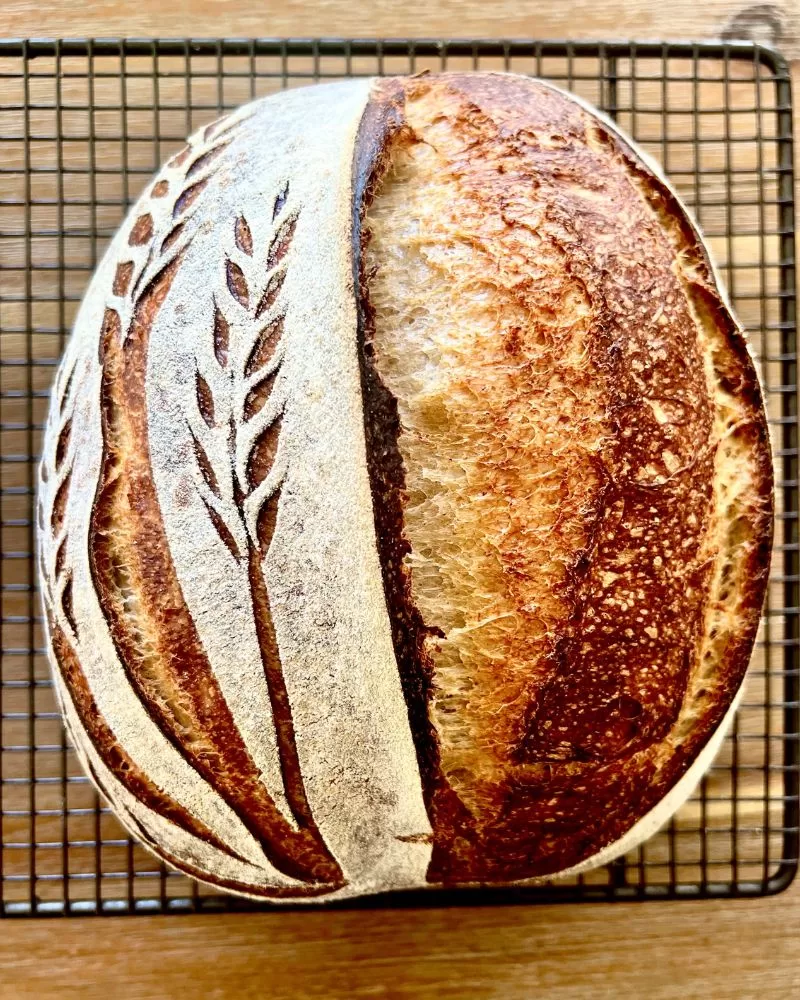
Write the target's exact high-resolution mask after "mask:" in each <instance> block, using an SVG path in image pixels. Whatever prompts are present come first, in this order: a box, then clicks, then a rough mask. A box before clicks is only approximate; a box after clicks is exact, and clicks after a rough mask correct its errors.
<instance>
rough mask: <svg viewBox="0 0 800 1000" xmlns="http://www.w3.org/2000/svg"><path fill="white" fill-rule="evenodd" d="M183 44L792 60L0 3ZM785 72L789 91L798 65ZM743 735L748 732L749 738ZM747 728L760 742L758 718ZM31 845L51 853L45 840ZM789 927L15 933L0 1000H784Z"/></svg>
mask: <svg viewBox="0 0 800 1000" xmlns="http://www.w3.org/2000/svg"><path fill="white" fill-rule="evenodd" d="M187 34H191V35H195V36H203V35H207V36H216V35H227V36H248V35H261V36H263V35H288V36H304V35H305V36H307V35H339V36H346V35H352V36H361V37H365V36H403V35H412V36H418V37H419V36H437V35H445V36H446V35H455V36H462V37H463V36H485V37H539V38H547V37H553V38H559V37H561V38H565V37H571V38H576V39H577V38H615V37H616V38H619V37H626V38H627V37H640V38H662V37H663V38H715V37H720V36H725V37H751V38H755V39H757V40H759V41H762V42H769V43H773V44H777V45H778V46H779V47H780V48H781V49H782V50H783V51H784V52H785V53H786V54H787V55H788V56H789V57H791V58H794V59H797V60H800V4H798V3H797V0H775V2H772V3H765V4H759V3H756V4H749V3H747V2H736V0H706V2H705V3H703V4H698V3H697V2H696V0H679V2H675V3H671V4H665V3H663V2H661V0H574V2H572V3H564V4H524V3H520V2H519V0H513V2H511V0H499V2H495V3H491V4H488V3H483V2H479V0H433V2H423V0H407V2H403V3H399V2H396V0H375V2H372V3H371V4H370V5H369V7H368V9H366V7H365V5H359V4H354V3H352V0H308V2H306V0H285V2H283V3H281V4H276V5H274V6H272V8H271V9H268V8H267V7H266V6H265V5H258V4H253V3H252V2H251V0H218V2H217V3H214V4H211V3H207V2H205V0H180V2H175V3H173V4H165V3H163V2H160V0H138V2H137V3H127V4H122V3H119V2H118V0H117V2H115V0H85V2H84V3H81V4H76V3H74V0H51V2H49V3H48V2H44V3H37V2H35V0H5V3H4V4H3V5H2V9H1V10H0V35H6V36H8V35H15V36H22V37H24V36H40V37H41V36H79V35H88V36H102V35H105V36H108V35H128V36H131V35H145V36H147V35H155V36H183V35H187ZM793 75H794V78H795V83H796V84H797V82H798V78H799V77H800V61H799V62H796V63H795V64H794V65H793ZM795 121H796V127H800V116H798V117H796V119H795ZM712 183H713V179H712ZM721 193H723V192H721ZM102 221H103V220H101V223H102ZM108 222H109V225H111V226H113V225H115V224H116V223H115V222H114V220H111V219H109V220H108ZM712 222H713V219H712ZM706 224H707V225H708V223H706ZM10 349H12V350H13V346H11V348H10ZM38 375H39V373H38V372H37V377H38ZM48 376H49V372H48V371H47V370H46V369H45V370H44V373H43V377H44V378H47V377H48ZM39 671H41V673H42V676H44V671H45V666H44V664H43V663H42V664H37V675H38V672H39ZM756 683H761V684H762V685H763V681H760V682H756ZM763 694H764V692H763V691H754V695H753V699H752V700H753V701H754V702H758V701H759V700H760V699H761V698H763ZM778 695H779V692H777V691H775V692H774V694H773V697H774V698H775V699H777V697H778ZM750 724H751V723H749V722H748V720H747V718H746V717H744V723H743V725H744V726H745V732H746V731H748V728H747V727H748V726H749V725H750ZM752 724H753V725H754V726H756V730H757V728H758V725H759V724H760V721H759V720H757V719H755V716H754V721H753V723H752ZM53 726H54V728H53V738H54V739H56V738H57V733H56V730H57V724H56V723H55V722H54V723H53ZM759 731H760V730H759ZM45 790H46V788H45ZM77 791H81V786H77ZM720 794H721V795H722V796H723V797H724V794H725V789H724V788H723V789H721V790H720ZM40 804H41V805H44V804H45V803H44V801H42V802H41V803H40ZM87 804H88V801H87ZM719 808H720V809H722V808H723V805H720V806H719ZM695 819H696V817H695ZM712 821H713V817H712ZM720 821H721V823H724V822H726V820H725V816H720ZM104 822H105V820H104ZM53 826H54V827H55V821H54V822H53ZM9 832H11V833H12V834H13V831H7V835H8V834H9ZM40 833H41V834H42V835H43V836H45V837H46V838H47V839H50V837H49V829H48V828H46V827H44V826H43V827H42V829H41V831H40ZM52 833H53V839H56V838H57V837H58V831H57V830H56V829H55V828H54V829H53V831H52ZM111 851H112V853H114V852H118V853H119V855H120V857H119V863H118V865H117V864H116V863H115V862H114V861H113V860H112V862H111V863H112V864H114V866H115V867H118V866H119V867H122V866H124V849H123V848H122V847H120V848H118V849H117V848H114V849H111ZM137 852H138V849H137ZM144 861H145V863H146V862H147V859H146V857H145V858H144ZM54 863H55V864H56V865H57V864H58V863H59V861H58V859H57V858H56V859H55V861H54ZM86 863H87V864H88V866H89V868H91V865H92V863H93V861H92V858H89V857H88V856H87V859H86ZM80 864H81V865H82V862H81V863H80ZM688 874H689V877H691V873H688ZM47 886H48V883H44V884H43V889H46V888H47ZM56 889H58V887H57V886H56ZM798 923H800V885H797V886H795V887H794V888H792V889H790V890H789V891H788V892H787V893H785V894H783V895H782V896H778V897H774V898H772V899H767V900H757V901H752V902H744V901H739V902H702V903H647V904H626V905H620V904H615V905H586V904H583V905H579V906H559V907H553V906H547V907H544V906H542V907H537V906H527V907H523V906H507V907H496V906H495V907H483V908H475V907H469V908H449V909H448V908H442V907H436V906H435V905H432V906H431V907H430V908H426V909H398V910H391V909H377V910H366V911H364V910H351V911H321V912H319V911H314V912H284V913H268V914H240V915H221V916H210V915H207V916H191V917H188V916H187V917H183V916H182V917H176V916H168V917H152V918H145V917H136V918H108V919H101V920H97V919H70V920H19V921H13V920H12V921H7V922H5V923H4V924H3V927H2V934H0V997H2V998H3V1000H5V998H9V1000H11V998H14V1000H16V998H20V1000H28V998H37V1000H40V998H41V1000H46V998H49V997H59V998H61V997H69V996H72V995H76V996H77V995H80V996H81V997H82V998H86V1000H93V998H95V997H97V998H102V1000H105V998H107V997H110V996H119V997H122V998H128V997H130V998H145V997H146V998H150V997H159V998H161V997H176V998H179V997H185V996H191V995H196V996H198V997H203V998H206V997H209V998H227V997H236V998H240V1000H250V998H253V1000H255V998H259V1000H261V998H262V997H264V996H269V997H270V998H272V1000H282V998H288V997H312V998H313V997H331V998H336V997H414V998H423V1000H424V998H427V997H437V998H441V1000H448V998H462V997H473V996H477V997H503V998H511V1000H513V998H515V997H520V998H522V997H526V998H527V997H532V996H536V995H540V994H544V995H545V996H547V997H552V998H556V1000H573V998H574V1000H583V998H585V997H614V998H616V997H622V996H630V997H634V998H638V997H647V998H648V1000H661V998H673V997H681V998H687V1000H691V998H694V997H704V998H706V997H713V998H715V1000H727V998H730V1000H747V998H751V997H752V998H756V997H757V998H760V1000H762V998H763V1000H769V998H776V1000H778V998H781V1000H784V998H792V997H800V972H798V969H799V968H800V944H798V935H797V927H798Z"/></svg>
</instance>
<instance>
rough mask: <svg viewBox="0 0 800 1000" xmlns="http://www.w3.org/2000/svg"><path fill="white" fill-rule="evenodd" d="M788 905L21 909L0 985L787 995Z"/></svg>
mask: <svg viewBox="0 0 800 1000" xmlns="http://www.w3.org/2000/svg"><path fill="white" fill-rule="evenodd" d="M797 916H798V906H797V894H792V896H788V895H787V896H783V897H777V898H775V899H773V900H760V901H756V902H752V903H716V902H713V903H699V904H695V903H664V904H649V903H648V904H644V905H638V904H625V905H619V904H615V905H612V906H600V905H586V904H584V905H582V906H562V907H554V906H548V907H533V908H521V907H500V908H498V907H486V908H467V909H437V908H433V909H426V910H394V911H392V910H379V911H376V912H370V911H350V912H341V911H340V912H335V913H334V912H324V911H323V912H319V911H316V912H308V913H297V912H294V913H275V914H257V915H249V914H237V915H228V916H219V917H217V916H205V917H150V918H137V917H133V918H107V919H103V920H99V921H98V920H92V919H83V920H77V919H75V920H70V921H69V922H66V923H65V922H64V921H60V920H40V921H26V922H21V923H13V924H6V925H4V927H3V936H2V940H1V941H0V968H2V970H3V979H4V984H3V985H0V996H1V997H3V998H4V1000H5V998H8V1000H12V998H14V1000H34V998H35V1000H48V998H54V1000H55V998H59V1000H61V998H64V997H71V996H77V995H80V996H81V998H82V1000H95V998H97V1000H107V998H108V997H112V996H113V997H120V998H123V1000H127V998H145V997H147V998H150V997H159V998H164V997H191V996H196V997H202V998H204V1000H205V998H228V997H231V998H236V1000H263V998H264V997H269V998H270V1000H289V998H296V997H309V998H321V997H325V998H329V1000H336V998H339V997H341V998H345V997H346V998H361V997H364V998H366V997H370V998H382V997H390V998H401V997H409V998H412V997H413V998H414V1000H420V998H423V1000H424V998H428V997H431V998H433V997H436V998H437V1000H463V998H466V997H498V998H503V1000H515V998H529V997H537V996H545V997H547V998H548V1000H586V998H589V997H591V998H593V1000H594V998H603V997H608V998H614V1000H616V998H618V997H631V998H635V1000H638V998H647V1000H671V998H676V997H680V998H681V1000H693V998H701V997H702V998H713V1000H748V998H759V1000H790V998H792V997H797V996H798V995H800V981H799V980H798V973H797V959H798V947H797ZM70 984H73V985H70Z"/></svg>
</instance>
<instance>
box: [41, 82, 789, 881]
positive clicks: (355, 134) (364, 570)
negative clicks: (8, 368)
mask: <svg viewBox="0 0 800 1000" xmlns="http://www.w3.org/2000/svg"><path fill="white" fill-rule="evenodd" d="M38 516H39V558H40V564H41V565H40V570H41V588H42V594H43V600H44V607H45V616H46V621H47V634H48V644H49V650H50V659H51V662H52V666H53V674H54V682H55V687H56V691H57V693H58V696H59V700H60V703H61V706H62V710H63V713H64V719H65V724H66V726H67V728H68V731H69V733H70V736H71V739H72V741H73V743H74V745H75V748H76V750H77V752H78V754H79V756H80V758H81V761H82V763H83V765H84V767H85V768H86V770H87V773H88V774H89V775H90V776H91V778H92V780H93V781H94V782H95V784H96V785H97V787H98V788H99V789H100V791H101V792H102V793H103V794H104V795H105V797H106V798H107V799H108V801H109V802H110V804H111V805H112V807H113V808H114V810H115V811H116V813H117V815H118V816H119V817H120V819H121V820H122V822H123V823H124V824H125V825H126V827H127V828H128V829H129V830H130V831H131V833H132V834H134V835H135V836H136V837H137V838H138V839H140V840H141V842H142V843H144V844H145V845H146V846H147V847H149V848H150V849H151V850H153V851H154V852H155V853H156V854H158V855H159V856H160V857H161V858H163V859H164V860H166V861H167V862H168V863H169V864H171V865H173V866H175V867H176V868H179V869H180V870H182V871H184V872H187V873H189V874H191V875H193V876H195V877H196V878H199V879H202V880H203V881H206V882H209V883H212V884H214V885H216V886H219V887H221V888H223V889H227V890H230V891H232V892H237V893H241V894H245V895H249V896H254V897H267V898H272V899H276V900H280V899H283V900H286V899H334V898H342V897H348V896H357V895H363V894H367V893H373V892H379V891H382V890H388V889H399V888H412V887H425V886H437V885H451V886H452V885H468V884H476V883H480V884H485V883H495V884H509V883H522V882H525V881H528V880H532V879H540V878H545V877H551V876H555V875H559V874H563V873H566V872H574V871H578V870H581V869H583V868H586V867H590V866H592V865H596V864H600V863H602V862H604V861H606V860H609V859H610V858H612V857H614V856H616V855H617V854H619V853H621V852H623V851H625V850H626V849H628V848H630V847H631V846H633V845H635V844H636V843H637V842H639V841H640V840H641V839H643V838H644V837H645V836H647V835H648V834H649V833H651V832H653V831H654V830H655V828H656V827H657V826H659V825H660V824H661V823H662V822H663V821H664V820H665V819H666V818H667V817H668V816H669V815H670V813H671V812H672V811H674V809H675V808H677V806H678V805H679V804H680V803H681V802H682V801H683V800H684V799H685V798H686V796H687V795H688V794H689V792H690V791H691V788H692V786H693V785H694V783H695V782H696V781H697V780H698V778H699V777H700V774H701V772H702V770H703V769H704V767H705V766H707V764H708V763H709V762H710V759H711V757H712V756H713V754H714V753H715V751H716V749H717V748H718V746H719V744H720V741H721V739H722V736H723V733H724V729H725V724H726V722H727V720H728V719H729V718H730V716H731V713H732V712H733V710H734V707H735V704H736V700H737V696H738V692H739V690H740V687H741V683H742V679H743V676H744V673H745V669H746V666H747V662H748V658H749V655H750V651H751V648H752V644H753V641H754V637H755V632H756V628H757V625H758V618H759V612H760V608H761V603H762V599H763V595H764V590H765V586H766V580H767V572H768V561H769V551H770V543H771V525H772V473H771V463H770V453H769V442H768V435H767V427H766V421H765V416H764V410H763V406H762V401H761V396H760V390H759V386H758V380H757V377H756V374H755V370H754V366H753V363H752V361H751V359H750V357H749V354H748V351H747V346H746V343H745V340H744V337H743V334H742V332H741V330H740V329H739V327H738V326H737V324H736V322H735V320H734V318H733V317H732V315H731V313H730V310H729V308H728V307H727V305H726V304H725V301H724V299H723V297H722V293H721V291H720V289H719V287H718V284H717V281H716V278H715V276H714V273H713V270H712V268H711V266H710V264H709V260H708V257H707V254H706V251H705V249H704V246H703V243H702V240H701V238H700V235H699V233H698V232H697V230H696V228H695V227H694V225H693V223H692V221H691V220H690V219H689V217H688V215H687V213H686V211H685V209H684V208H683V207H682V205H681V204H680V202H679V200H678V198H677V196H676V195H675V194H674V192H673V191H672V190H671V188H670V187H669V186H668V184H667V183H666V182H665V180H664V179H663V178H662V177H661V175H660V174H659V172H658V169H657V168H656V167H655V166H654V165H653V164H652V163H650V162H648V161H647V160H646V159H645V158H644V157H643V156H642V155H641V154H640V153H639V152H637V151H636V150H635V149H634V148H633V147H632V146H631V144H630V143H629V142H628V141H627V140H626V139H624V138H623V137H622V136H621V135H620V133H619V132H618V131H617V130H616V128H615V127H614V126H613V125H612V124H611V123H610V122H608V121H607V120H605V119H604V118H603V117H602V116H600V115H599V114H598V113H597V112H595V111H593V110H592V109H591V108H589V107H588V106H585V105H583V104H582V103H581V102H579V101H578V100H576V99H575V98H573V97H571V96H569V95H567V94H565V93H562V92H561V91H559V90H557V89H555V88H553V87H552V86H549V85H547V84H545V83H542V82H540V81H534V80H530V79H526V78H522V77H516V76H510V75H504V74H472V75H470V74H465V75H442V76H423V77H417V78H409V79H389V80H380V81H378V80H353V81H347V82H343V83H335V84H329V85H325V86H317V87H311V88H308V89H303V90H295V91H289V92H285V93H281V94H276V95H274V96H271V97H269V98H266V99H264V100H261V101H257V102H255V103H253V104H251V105H248V106H246V107H244V108H242V109H240V110H239V111H237V112H236V113H234V114H233V115H230V116H228V117H227V118H224V119H221V120H220V121H218V122H215V123H214V124H212V125H210V126H208V127H207V128H205V129H204V130H202V131H201V132H199V133H198V134H197V135H195V136H194V137H193V138H192V139H191V140H190V141H189V144H188V145H187V146H186V148H185V149H184V150H183V151H182V152H181V153H179V154H178V155H177V156H175V157H174V158H173V159H172V160H171V161H170V162H169V163H167V164H166V166H165V167H164V168H163V170H162V171H161V173H160V174H159V175H158V176H157V177H156V178H155V179H154V180H153V182H152V183H151V184H150V185H149V187H148V188H147V190H146V191H145V193H144V194H143V195H142V197H141V198H140V200H139V202H138V203H137V204H136V206H135V207H134V209H133V211H132V212H131V214H130V216H129V218H128V219H127V221H126V222H125V224H124V225H123V227H122V228H121V230H120V232H119V233H118V235H117V236H116V238H115V239H114V241H113V242H112V244H111V246H110V247H109V249H108V251H107V253H106V255H105V257H104V259H103V261H102V263H101V265H100V267H99V268H98V270H97V273H96V275H95V277H94V279H93V281H92V283H91V286H90V288H89V290H88V292H87V295H86V297H85V300H84V302H83V304H82V306H81V309H80V312H79V315H78V318H77V321H76V324H75V330H74V333H73V336H72V339H71V341H70V343H69V345H68V348H67V350H66V353H65V356H64V359H63V362H62V364H61V367H60V370H59V373H58V376H57V379H56V382H55V386H54V389H53V393H52V401H51V407H50V415H49V420H48V424H47V429H46V434H45V440H44V449H43V458H42V463H41V475H40V483H39V513H38Z"/></svg>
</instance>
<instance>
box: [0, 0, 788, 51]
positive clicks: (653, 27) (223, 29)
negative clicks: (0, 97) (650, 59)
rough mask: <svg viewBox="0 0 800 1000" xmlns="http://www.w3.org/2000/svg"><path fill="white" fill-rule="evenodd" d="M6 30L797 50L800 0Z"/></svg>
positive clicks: (333, 3) (80, 16)
mask: <svg viewBox="0 0 800 1000" xmlns="http://www.w3.org/2000/svg"><path fill="white" fill-rule="evenodd" d="M0 33H2V34H4V35H17V36H21V37H22V36H27V35H35V36H39V37H42V36H59V35H60V36H76V35H155V36H157V37H165V36H170V35H173V36H174V35H187V34H189V35H194V36H212V37H214V36H217V35H227V36H239V37H242V36H244V37H247V36H251V35H253V36H264V35H274V36H284V35H285V36H295V37H296V36H300V35H334V36H337V37H341V36H353V37H368V36H379V37H398V36H413V37H417V38H420V37H426V36H427V37H440V36H443V37H462V38H463V37H466V36H475V37H491V38H499V37H503V38H620V37H626V38H662V37H669V38H701V37H702V38H719V37H721V36H723V35H726V34H734V35H736V36H737V37H740V38H741V37H753V38H756V39H758V40H759V41H762V42H771V43H773V44H776V45H779V46H780V47H781V48H782V49H783V50H784V51H786V52H787V54H789V55H792V56H798V55H800V6H799V5H798V4H797V3H796V2H795V0H773V2H771V3H748V2H747V0H744V2H742V0H738V2H737V0H706V2H704V3H702V4H699V3H696V2H694V0H677V2H674V3H669V4H664V3H661V4H659V3H657V2H655V0H627V2H624V0H605V2H603V0H573V2H572V3H568V2H567V3H563V4H562V3H552V4H525V3H519V2H518V0H495V2H493V3H480V2H478V0H468V2H464V0H435V2H432V3H431V2H426V0H408V2H406V3H400V2H398V0H372V2H371V3H370V4H369V6H368V10H367V9H365V5H363V4H356V3H352V2H351V0H316V2H310V3H309V2H306V0H284V2H282V3H276V4H271V5H269V7H267V6H266V5H259V4H253V3H251V2H250V0H217V2H216V3H208V2H206V0H183V2H179V3H175V4H166V3H157V2H155V0H143V2H140V3H135V4H134V3H118V2H115V0H89V2H87V3H74V2H72V0H50V2H45V3H37V2H36V0H10V2H9V0H6V2H5V3H4V5H3V10H2V13H0Z"/></svg>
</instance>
